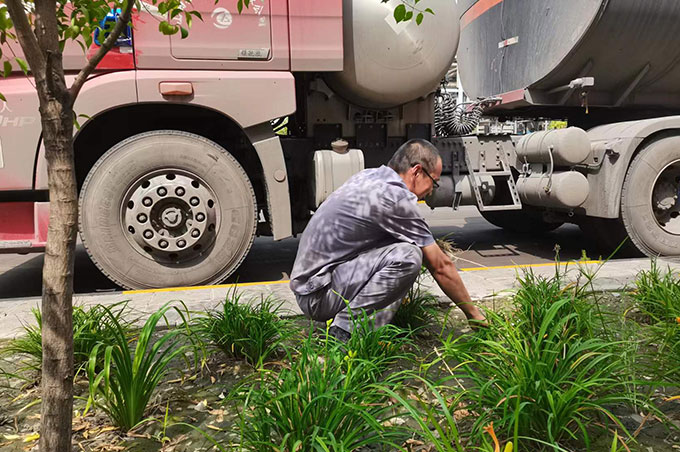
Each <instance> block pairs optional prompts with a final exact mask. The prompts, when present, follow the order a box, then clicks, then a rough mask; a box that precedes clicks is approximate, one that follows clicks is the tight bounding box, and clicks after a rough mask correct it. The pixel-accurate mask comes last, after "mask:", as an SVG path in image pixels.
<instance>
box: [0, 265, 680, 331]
mask: <svg viewBox="0 0 680 452" xmlns="http://www.w3.org/2000/svg"><path fill="white" fill-rule="evenodd" d="M658 265H659V268H660V269H662V270H663V271H665V270H666V268H667V267H670V268H671V269H673V270H674V271H680V262H677V261H670V260H664V259H659V260H658ZM459 267H461V268H460V273H461V277H462V279H463V281H464V283H465V285H466V287H467V288H468V291H469V292H470V295H471V296H472V298H473V299H474V300H478V301H481V302H482V303H483V304H485V305H486V304H487V302H490V301H492V300H493V299H494V298H496V299H497V298H504V297H507V296H509V295H511V294H512V292H513V290H514V289H516V287H517V283H516V279H517V276H518V275H521V274H522V272H523V271H528V270H531V271H533V272H534V274H536V275H542V276H546V277H549V276H552V275H554V274H555V270H556V268H555V264H552V263H550V264H533V265H518V266H502V267H472V268H465V267H464V265H459ZM649 268H650V260H649V259H648V258H644V259H619V260H615V261H609V262H606V263H602V262H600V261H584V262H569V263H561V264H560V272H561V273H564V272H566V278H567V280H569V281H575V280H577V279H579V278H580V280H581V282H583V281H584V280H585V279H584V277H583V275H582V271H585V272H590V273H593V272H596V276H595V279H594V288H595V289H596V290H600V291H603V290H620V289H624V288H625V287H626V286H631V285H632V284H633V281H634V280H635V277H636V275H637V274H638V272H640V271H641V270H649ZM424 284H425V286H426V287H427V288H428V289H429V290H430V291H431V292H432V293H434V294H435V295H436V296H438V297H439V298H440V300H441V301H444V302H445V301H448V298H447V297H446V296H445V295H444V293H443V292H442V291H441V289H440V288H439V287H438V286H437V285H436V283H435V282H434V280H433V279H432V278H431V277H430V275H429V274H426V277H425V279H424ZM234 290H237V291H238V293H240V294H241V300H243V301H249V302H258V301H259V300H260V298H261V297H268V296H273V297H275V298H276V299H277V300H278V301H280V302H281V303H282V310H283V312H284V313H285V314H288V315H300V314H302V313H301V311H300V309H299V307H298V306H297V303H296V302H295V297H294V296H293V293H292V292H291V291H290V289H289V288H288V281H269V282H263V283H245V284H236V285H234V284H229V285H217V286H204V287H180V288H170V289H153V290H139V291H123V292H108V293H104V294H85V295H75V296H74V297H73V302H74V305H80V306H88V305H94V304H107V305H108V304H113V303H117V302H120V301H125V300H127V301H129V306H130V308H131V310H132V311H133V312H135V313H138V314H139V315H140V317H141V318H143V317H144V315H145V314H150V313H151V312H153V311H155V310H157V309H158V308H160V307H161V306H163V305H164V304H165V303H167V302H171V301H178V300H181V301H182V302H184V303H185V304H186V305H187V307H188V308H189V309H190V310H192V311H205V310H207V309H212V308H214V307H215V306H217V305H219V303H220V302H222V301H223V300H224V299H225V297H226V295H227V294H228V293H229V292H232V291H234ZM39 304H40V298H39V297H33V298H18V299H10V300H0V339H8V338H12V337H15V336H17V335H18V334H20V333H21V331H22V330H21V325H22V323H33V322H34V319H33V316H32V314H31V308H34V307H37V306H39ZM171 320H172V319H171Z"/></svg>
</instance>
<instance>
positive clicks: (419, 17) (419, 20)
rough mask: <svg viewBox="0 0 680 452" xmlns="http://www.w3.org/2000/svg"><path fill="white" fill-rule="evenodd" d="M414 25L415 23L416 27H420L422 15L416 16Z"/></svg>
mask: <svg viewBox="0 0 680 452" xmlns="http://www.w3.org/2000/svg"><path fill="white" fill-rule="evenodd" d="M416 23H417V24H418V25H420V24H421V23H423V13H418V15H417V16H416Z"/></svg>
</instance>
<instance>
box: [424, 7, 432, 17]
mask: <svg viewBox="0 0 680 452" xmlns="http://www.w3.org/2000/svg"><path fill="white" fill-rule="evenodd" d="M425 12H426V13H430V14H432V15H433V16H434V11H432V9H431V8H425Z"/></svg>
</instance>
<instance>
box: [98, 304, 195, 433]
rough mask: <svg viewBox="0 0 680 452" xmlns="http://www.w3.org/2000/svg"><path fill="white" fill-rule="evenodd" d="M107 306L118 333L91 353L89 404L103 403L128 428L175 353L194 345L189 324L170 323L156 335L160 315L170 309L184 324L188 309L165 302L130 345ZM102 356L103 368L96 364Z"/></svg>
mask: <svg viewBox="0 0 680 452" xmlns="http://www.w3.org/2000/svg"><path fill="white" fill-rule="evenodd" d="M103 309H104V310H105V313H106V316H107V321H108V322H110V324H111V326H112V327H113V328H114V331H115V337H114V338H113V339H114V341H113V343H104V342H100V343H98V344H97V345H95V346H94V347H93V349H92V351H91V353H90V358H89V361H88V365H87V376H88V380H89V398H88V404H87V406H88V408H89V407H90V406H95V407H98V408H101V409H103V410H104V411H105V412H106V414H107V415H108V416H109V417H110V419H111V421H112V422H113V424H114V425H116V426H117V427H118V428H120V429H121V430H123V431H128V430H130V429H132V428H133V427H135V426H137V425H138V424H139V423H140V422H142V421H143V419H144V413H145V411H146V408H147V405H148V403H149V400H151V396H152V394H153V393H154V391H155V389H156V387H157V386H158V385H159V383H160V382H161V380H162V379H163V377H164V376H165V375H166V374H167V373H168V371H169V370H170V365H171V362H172V361H173V359H175V358H178V357H185V356H186V352H187V351H188V349H189V348H190V344H189V343H188V342H187V333H188V329H187V328H174V329H171V330H169V331H167V332H165V333H164V334H161V335H160V337H158V339H156V340H154V339H153V335H154V332H155V330H156V326H157V325H158V322H160V321H161V320H162V319H165V320H166V322H167V318H166V314H167V313H168V311H169V310H171V309H174V310H175V311H176V312H177V314H179V317H180V319H181V320H182V322H183V324H184V325H186V317H185V314H184V311H182V310H180V309H178V308H175V307H172V306H170V305H168V304H166V305H164V306H163V307H162V308H161V309H159V310H158V311H156V312H154V313H153V314H152V315H151V316H150V317H149V318H148V319H147V321H146V323H145V324H144V326H143V327H142V329H141V331H140V332H139V336H138V337H137V340H136V343H135V345H134V349H132V348H131V346H130V344H129V343H128V339H129V336H128V334H127V331H126V329H125V327H124V325H123V324H121V322H120V319H119V318H118V317H117V316H116V315H115V313H113V312H112V311H110V310H109V309H108V308H103ZM100 360H103V367H102V368H101V370H99V369H98V365H97V363H98V362H100ZM86 411H87V410H86Z"/></svg>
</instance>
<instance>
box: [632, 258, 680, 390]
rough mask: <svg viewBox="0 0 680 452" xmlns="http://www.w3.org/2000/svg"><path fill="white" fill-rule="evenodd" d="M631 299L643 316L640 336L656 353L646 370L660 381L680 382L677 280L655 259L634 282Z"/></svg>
mask: <svg viewBox="0 0 680 452" xmlns="http://www.w3.org/2000/svg"><path fill="white" fill-rule="evenodd" d="M633 299H634V300H635V302H636V305H637V307H638V309H639V310H640V312H641V313H642V315H643V317H644V328H643V335H644V336H645V338H646V343H647V344H648V346H649V348H651V349H655V350H656V353H654V356H653V357H652V359H651V360H650V362H649V363H648V364H649V365H651V366H648V367H651V368H648V369H647V370H648V371H649V372H650V373H652V374H653V375H654V377H655V378H657V379H659V380H660V381H662V382H663V381H666V382H669V383H671V384H673V385H676V386H677V385H678V382H680V280H679V279H678V278H677V277H676V276H675V275H674V274H673V272H672V271H671V270H670V268H669V269H667V270H666V272H663V273H662V272H661V270H659V268H658V266H657V262H656V260H652V266H651V269H650V270H649V271H642V272H640V274H639V275H638V277H637V279H636V281H635V291H634V292H633Z"/></svg>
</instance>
